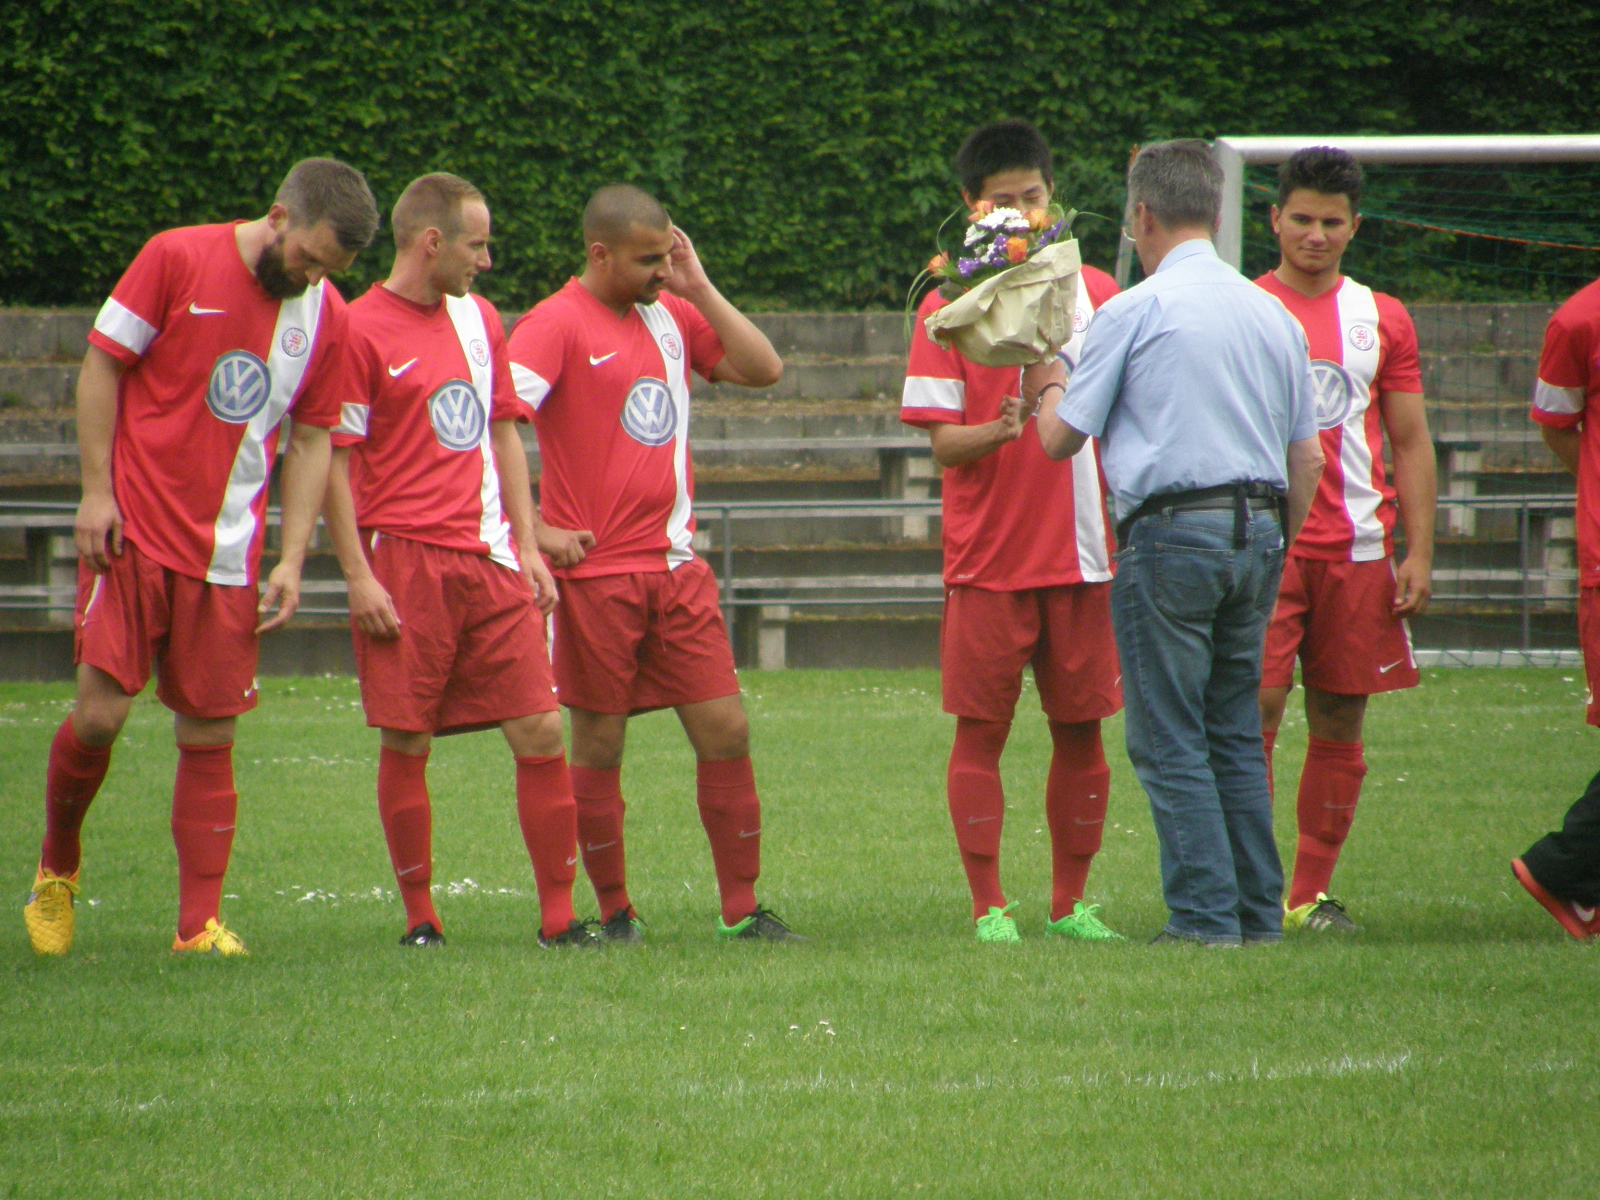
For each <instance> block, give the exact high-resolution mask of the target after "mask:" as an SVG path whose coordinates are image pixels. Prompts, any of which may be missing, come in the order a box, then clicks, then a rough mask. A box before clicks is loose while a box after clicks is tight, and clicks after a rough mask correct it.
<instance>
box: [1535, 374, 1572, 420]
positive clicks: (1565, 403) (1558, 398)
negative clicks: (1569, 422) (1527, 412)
mask: <svg viewBox="0 0 1600 1200" xmlns="http://www.w3.org/2000/svg"><path fill="white" fill-rule="evenodd" d="M1583 405H1584V395H1583V389H1582V388H1575V387H1557V386H1556V385H1555V384H1553V383H1546V382H1545V381H1544V380H1542V379H1541V380H1539V382H1538V383H1536V384H1534V385H1533V406H1534V407H1535V408H1537V409H1538V410H1539V411H1540V412H1547V413H1551V414H1553V415H1555V416H1561V417H1570V416H1573V415H1574V414H1576V413H1581V412H1582V411H1583Z"/></svg>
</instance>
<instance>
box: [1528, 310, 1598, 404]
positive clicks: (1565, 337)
mask: <svg viewBox="0 0 1600 1200" xmlns="http://www.w3.org/2000/svg"><path fill="white" fill-rule="evenodd" d="M1590 333H1591V330H1590V329H1589V327H1588V326H1587V325H1584V324H1573V323H1570V322H1568V321H1566V320H1564V319H1563V314H1562V313H1559V312H1558V313H1556V315H1555V316H1553V317H1551V318H1550V324H1549V325H1547V326H1546V327H1545V331H1544V347H1543V349H1541V350H1540V352H1539V378H1540V379H1542V380H1544V382H1546V383H1548V384H1550V385H1551V386H1552V387H1563V388H1586V387H1588V386H1589V358H1590V354H1591V352H1592V349H1593V341H1592V339H1591V338H1590V337H1589V334H1590Z"/></svg>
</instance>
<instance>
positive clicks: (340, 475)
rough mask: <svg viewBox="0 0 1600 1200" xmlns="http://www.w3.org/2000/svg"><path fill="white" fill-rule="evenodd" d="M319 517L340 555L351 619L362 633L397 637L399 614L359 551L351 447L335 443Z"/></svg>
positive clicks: (379, 636)
mask: <svg viewBox="0 0 1600 1200" xmlns="http://www.w3.org/2000/svg"><path fill="white" fill-rule="evenodd" d="M322 519H323V521H324V523H326V525H327V526H328V536H329V538H331V539H332V541H333V552H334V553H335V554H337V555H338V556H339V569H340V570H341V571H343V572H344V581H345V585H346V587H347V588H348V589H349V592H350V618H351V620H353V621H354V622H355V623H356V626H357V627H358V628H359V629H361V631H362V632H363V633H366V634H369V635H371V636H372V637H376V638H397V637H399V636H400V614H399V613H397V612H395V608H394V601H393V600H392V599H391V598H390V596H389V593H388V591H386V590H385V588H384V586H383V584H381V583H379V582H378V579H377V577H376V576H375V575H373V573H372V566H371V564H369V563H368V562H367V556H366V555H365V554H364V553H363V552H362V550H361V531H360V530H359V529H357V528H356V502H355V497H354V495H353V494H352V493H351V491H350V447H349V446H336V447H334V450H333V456H332V460H331V462H330V463H329V466H328V487H327V491H326V492H325V493H324V495H323V499H322Z"/></svg>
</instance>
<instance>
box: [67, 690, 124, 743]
mask: <svg viewBox="0 0 1600 1200" xmlns="http://www.w3.org/2000/svg"><path fill="white" fill-rule="evenodd" d="M129 707H130V706H129V705H128V704H127V703H126V702H124V703H122V704H117V703H115V702H112V703H103V702H94V701H90V700H88V699H86V698H80V699H79V700H78V703H77V705H76V706H75V707H74V708H73V710H72V732H73V733H75V734H77V736H78V740H79V741H80V742H82V743H83V744H84V745H85V746H109V745H111V743H112V742H114V741H116V740H117V738H118V736H119V735H120V734H121V733H122V727H123V725H124V724H126V723H127V720H128V709H129Z"/></svg>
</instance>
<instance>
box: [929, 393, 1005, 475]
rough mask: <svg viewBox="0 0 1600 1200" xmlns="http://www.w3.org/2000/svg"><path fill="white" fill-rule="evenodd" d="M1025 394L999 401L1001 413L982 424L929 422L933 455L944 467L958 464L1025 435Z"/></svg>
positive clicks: (973, 460) (989, 452) (976, 457)
mask: <svg viewBox="0 0 1600 1200" xmlns="http://www.w3.org/2000/svg"><path fill="white" fill-rule="evenodd" d="M1022 424H1023V417H1022V398H1021V397H1020V396H1007V397H1006V398H1005V399H1004V400H1002V401H1001V402H1000V415H999V416H998V417H997V418H995V419H994V420H993V421H985V422H984V423H983V424H981V425H952V424H950V423H948V422H942V421H941V422H938V423H936V424H933V425H929V426H928V440H929V442H930V443H931V444H932V446H933V458H934V461H935V462H937V463H938V464H939V465H940V466H941V467H959V466H960V465H961V464H962V463H969V462H976V461H977V460H978V459H980V458H983V457H984V456H985V455H988V454H993V453H994V452H995V451H996V450H998V449H1000V447H1001V446H1004V445H1006V444H1007V443H1009V442H1014V441H1016V440H1017V438H1019V437H1021V436H1022Z"/></svg>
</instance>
